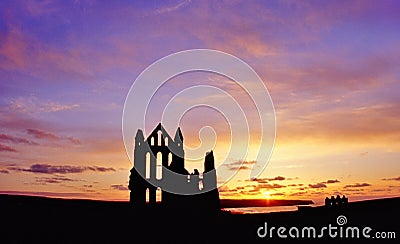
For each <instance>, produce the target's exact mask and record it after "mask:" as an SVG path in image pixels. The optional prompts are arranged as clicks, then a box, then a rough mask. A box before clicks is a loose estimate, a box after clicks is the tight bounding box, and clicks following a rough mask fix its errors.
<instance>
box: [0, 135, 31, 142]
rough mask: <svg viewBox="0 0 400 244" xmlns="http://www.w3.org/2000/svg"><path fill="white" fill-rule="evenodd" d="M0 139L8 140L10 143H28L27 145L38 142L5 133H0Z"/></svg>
mask: <svg viewBox="0 0 400 244" xmlns="http://www.w3.org/2000/svg"><path fill="white" fill-rule="evenodd" d="M0 140H1V141H8V142H12V143H22V144H29V145H39V144H38V143H36V142H34V141H31V140H27V139H25V138H20V137H15V136H11V135H6V134H0Z"/></svg>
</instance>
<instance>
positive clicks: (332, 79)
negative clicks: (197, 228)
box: [0, 0, 400, 203]
mask: <svg viewBox="0 0 400 244" xmlns="http://www.w3.org/2000/svg"><path fill="white" fill-rule="evenodd" d="M398 9H400V2H399V1H239V0H234V1H188V0H187V1H182V0H178V1H113V2H112V3H111V2H109V1H34V0H28V1H7V0H6V1H1V3H0V193H12V194H28V195H43V196H50V197H64V198H85V199H100V200H119V201H128V200H129V190H128V189H127V184H128V179H129V170H130V169H131V167H132V164H131V162H130V161H129V159H128V157H127V153H126V151H125V147H124V143H123V139H122V130H121V129H122V128H121V123H122V122H121V121H122V113H123V108H124V102H125V99H126V96H127V94H128V92H129V89H130V88H131V86H132V85H133V83H134V81H135V80H136V78H137V77H138V76H139V74H140V73H141V72H143V71H144V70H145V69H146V68H147V67H148V66H149V65H151V64H152V63H153V62H155V61H157V60H159V59H160V58H162V57H164V56H166V55H170V54H173V53H175V52H179V51H184V50H189V49H213V50H218V51H222V52H226V53H228V54H231V55H234V56H236V57H238V58H240V59H241V60H243V61H244V62H246V63H247V64H249V65H250V66H251V67H252V68H253V69H254V70H255V71H256V72H257V74H258V75H259V76H260V78H261V79H262V81H263V83H264V84H265V86H266V87H267V89H268V91H269V93H270V96H271V99H272V101H273V105H274V108H275V115H276V139H275V146H274V149H273V152H272V155H271V158H270V160H269V163H268V165H267V167H266V168H265V169H264V171H263V172H262V173H261V175H259V176H258V177H257V178H255V179H254V178H249V177H248V174H249V171H250V168H251V166H252V165H254V163H255V158H256V151H257V150H256V149H255V144H256V142H257V140H258V139H257V138H259V137H260V130H259V129H257V123H258V122H259V120H258V119H257V116H256V115H257V110H256V107H255V106H254V104H253V103H252V101H251V99H250V98H249V97H248V96H247V95H246V93H245V91H243V89H241V87H240V86H238V85H237V83H235V82H234V81H232V80H230V79H228V78H226V77H224V76H221V75H218V74H214V73H208V72H199V71H198V72H192V73H187V74H182V75H180V76H177V77H174V78H172V79H170V80H168V81H167V82H166V83H165V84H164V85H163V86H162V87H161V88H160V89H159V90H158V91H157V92H156V94H155V96H154V98H153V100H151V101H149V107H148V113H147V116H148V121H147V123H146V127H147V128H145V129H146V130H147V131H149V132H150V131H151V130H152V128H154V127H155V126H156V125H157V124H158V121H160V116H161V115H162V112H163V111H164V109H165V107H166V104H167V103H168V102H169V101H170V100H171V99H172V98H174V96H176V95H177V94H178V93H179V92H180V91H182V90H184V89H185V88H190V87H193V86H196V85H209V86H215V87H217V88H219V89H221V90H223V91H224V92H226V93H227V94H230V95H231V96H232V97H233V98H234V99H235V100H236V101H237V102H238V103H239V104H240V106H241V108H242V109H243V111H244V112H245V116H246V118H247V119H248V121H250V125H249V126H250V127H251V128H252V130H251V131H250V134H249V136H250V144H249V148H248V151H249V153H248V154H247V155H246V157H244V158H240V157H238V158H235V157H231V158H226V153H227V151H229V150H233V151H235V150H239V149H238V148H235V146H234V145H233V144H232V142H231V138H230V136H229V135H230V133H229V129H230V127H229V123H230V121H227V120H226V118H224V116H223V114H221V113H218V111H215V110H213V109H210V108H207V107H197V108H194V109H192V110H190V111H188V112H187V113H185V114H184V115H183V117H182V120H181V121H180V126H181V129H182V132H183V136H184V138H185V141H184V143H185V150H186V151H187V152H190V151H191V150H194V151H196V150H195V149H196V148H197V149H198V150H197V153H199V155H202V154H204V153H205V151H206V150H208V149H210V148H213V149H214V152H215V153H214V154H215V157H216V164H217V165H221V164H222V162H225V163H224V164H223V165H222V166H221V167H219V169H220V170H224V171H235V172H237V173H236V175H235V176H234V177H233V178H232V179H231V180H230V181H229V182H227V183H226V184H223V185H221V186H220V187H219V191H220V196H221V198H237V199H243V198H278V199H311V200H313V201H314V202H316V203H320V202H322V201H323V199H324V198H325V197H326V196H330V195H336V194H340V195H342V194H344V195H346V196H347V197H349V200H350V201H354V200H362V199H370V198H380V197H391V196H399V195H400V164H399V159H400V117H399V114H400V94H399V90H400V82H399V81H400V69H399V67H400V44H399V43H400V30H399V28H398V27H399V26H400V15H399V14H398ZM248 82H249V83H250V84H251V82H255V81H251V80H249V81H248ZM174 101H175V102H178V103H180V104H187V103H199V104H201V103H204V102H210V101H213V102H215V103H216V104H224V102H225V101H226V97H223V96H215V94H213V93H207V92H203V93H200V92H198V93H197V97H193V96H192V95H190V94H183V95H182V96H181V97H179V99H175V100H174ZM223 112H228V111H223ZM261 116H263V115H261ZM207 126H208V127H207ZM210 127H212V128H213V130H214V131H212V130H209V128H210ZM202 128H203V129H202ZM207 128H208V129H207ZM138 129H139V128H138ZM166 129H167V131H168V132H169V133H170V135H171V136H174V134H175V130H176V128H168V127H166ZM199 131H202V133H203V135H202V133H200V138H199ZM202 136H203V138H202ZM200 149H201V150H200ZM201 160H202V159H201V158H200V159H198V162H190V161H188V162H187V165H186V166H187V168H188V169H189V171H192V170H193V169H194V168H199V169H202V167H203V166H202V165H201Z"/></svg>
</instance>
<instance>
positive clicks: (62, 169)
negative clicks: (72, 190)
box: [7, 164, 116, 174]
mask: <svg viewBox="0 0 400 244" xmlns="http://www.w3.org/2000/svg"><path fill="white" fill-rule="evenodd" d="M7 169H8V170H13V171H23V172H31V173H40V174H73V173H82V172H85V171H94V172H110V171H116V170H115V169H114V168H106V167H99V166H72V165H61V166H58V165H50V164H33V165H31V166H30V167H29V168H21V167H16V166H13V167H8V168H7Z"/></svg>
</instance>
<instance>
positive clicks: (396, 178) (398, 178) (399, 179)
mask: <svg viewBox="0 0 400 244" xmlns="http://www.w3.org/2000/svg"><path fill="white" fill-rule="evenodd" d="M382 180H397V181H400V176H399V177H395V178H384V179H382Z"/></svg>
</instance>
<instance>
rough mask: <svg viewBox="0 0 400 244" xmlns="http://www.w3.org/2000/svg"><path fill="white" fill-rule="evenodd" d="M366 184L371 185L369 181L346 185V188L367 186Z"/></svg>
mask: <svg viewBox="0 0 400 244" xmlns="http://www.w3.org/2000/svg"><path fill="white" fill-rule="evenodd" d="M366 186H371V184H369V183H355V184H351V185H345V186H344V188H357V187H366Z"/></svg>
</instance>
